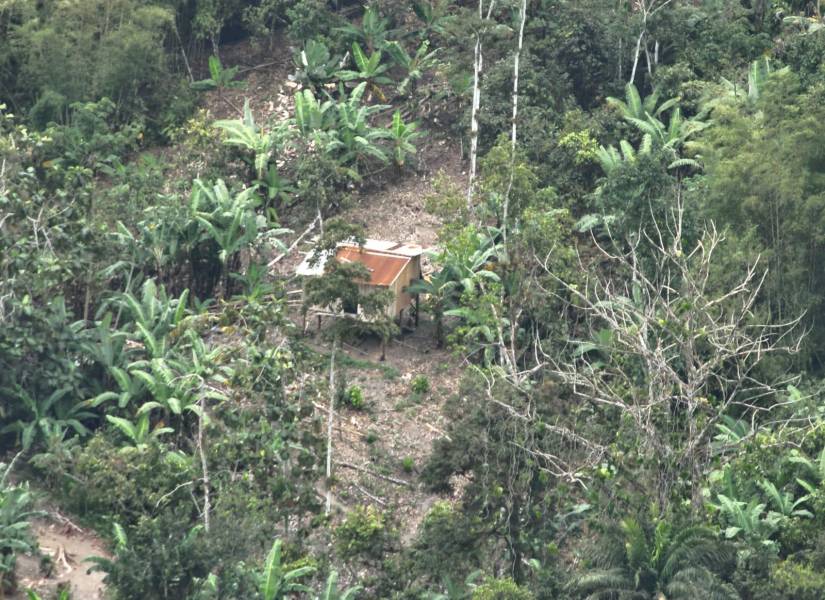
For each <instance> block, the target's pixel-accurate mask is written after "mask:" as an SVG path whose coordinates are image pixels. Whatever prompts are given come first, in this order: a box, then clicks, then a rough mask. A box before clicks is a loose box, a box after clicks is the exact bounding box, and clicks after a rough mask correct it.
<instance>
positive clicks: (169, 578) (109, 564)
mask: <svg viewBox="0 0 825 600" xmlns="http://www.w3.org/2000/svg"><path fill="white" fill-rule="evenodd" d="M191 519H192V515H191V510H190V508H189V507H187V506H186V505H185V504H181V505H180V506H179V508H178V509H175V510H166V511H162V512H161V513H160V514H159V515H157V516H154V517H148V516H146V517H142V518H141V519H140V520H139V521H138V523H137V524H136V526H135V527H134V528H130V529H128V531H127V530H124V529H123V528H122V527H120V526H119V525H116V526H115V541H116V543H115V549H114V558H113V559H112V560H109V559H103V558H97V559H96V563H97V565H98V568H99V569H100V570H103V571H105V572H106V578H105V580H104V581H105V583H106V585H107V587H108V589H109V591H110V592H111V593H112V594H113V597H114V598H115V599H116V600H131V599H133V598H145V599H146V600H172V599H177V598H188V597H189V596H190V594H192V593H193V592H194V590H195V589H196V588H197V587H198V585H199V582H200V581H201V580H203V579H205V578H206V577H207V575H208V574H209V573H210V571H211V570H212V568H213V567H214V566H215V565H216V564H218V563H219V562H220V558H219V557H218V556H216V555H215V553H214V552H212V550H211V548H210V547H209V544H208V543H207V538H206V536H205V535H204V531H203V526H202V525H195V526H192V525H191V523H192V520H191Z"/></svg>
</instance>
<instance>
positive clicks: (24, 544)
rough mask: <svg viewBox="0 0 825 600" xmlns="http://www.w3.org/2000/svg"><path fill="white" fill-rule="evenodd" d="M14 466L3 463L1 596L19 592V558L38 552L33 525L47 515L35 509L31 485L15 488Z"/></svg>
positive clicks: (0, 490)
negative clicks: (10, 479) (34, 520)
mask: <svg viewBox="0 0 825 600" xmlns="http://www.w3.org/2000/svg"><path fill="white" fill-rule="evenodd" d="M13 466H14V460H13V461H12V462H11V464H8V465H6V464H2V463H0V595H3V594H4V593H5V592H6V591H12V592H13V591H15V589H16V578H15V572H14V568H15V564H16V562H17V555H18V554H22V553H31V552H35V551H36V550H37V542H36V541H35V539H34V537H33V536H32V534H31V531H30V521H31V520H32V519H33V518H35V517H39V516H42V515H43V514H44V513H42V512H40V511H37V510H35V509H34V507H33V504H34V494H33V493H32V492H31V491H30V490H29V485H28V483H23V484H17V485H15V484H12V483H11V482H10V481H9V474H10V472H11V469H12V467H13Z"/></svg>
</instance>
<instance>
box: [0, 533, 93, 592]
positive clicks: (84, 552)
mask: <svg viewBox="0 0 825 600" xmlns="http://www.w3.org/2000/svg"><path fill="white" fill-rule="evenodd" d="M32 531H33V533H34V535H35V537H36V538H37V542H38V544H39V545H40V552H41V554H43V555H45V556H47V557H49V558H50V559H51V565H52V572H51V574H50V575H49V576H45V575H43V573H42V572H41V569H40V559H39V558H38V557H36V556H25V555H23V556H19V557H18V559H17V580H18V588H19V590H18V592H17V594H16V595H12V596H10V598H11V600H18V599H19V600H23V599H24V598H26V593H25V592H26V590H28V589H33V590H35V591H36V592H37V593H38V594H40V595H41V596H43V597H44V598H51V597H52V596H53V595H54V594H55V593H56V590H58V589H63V588H67V589H68V590H69V591H70V592H71V597H72V598H78V599H80V598H82V599H83V600H102V599H103V598H104V597H105V595H104V585H103V578H104V577H105V574H104V573H101V572H94V573H89V572H88V570H89V568H90V567H91V566H92V564H91V563H89V562H84V561H85V559H87V558H89V557H91V556H108V554H107V552H106V549H105V544H104V542H103V540H102V539H101V538H99V537H98V536H97V535H96V534H95V533H94V532H93V531H90V530H86V529H81V528H79V527H77V526H76V525H74V524H72V523H70V522H66V521H65V520H64V522H62V523H60V522H55V521H45V520H39V521H35V522H34V523H33V525H32Z"/></svg>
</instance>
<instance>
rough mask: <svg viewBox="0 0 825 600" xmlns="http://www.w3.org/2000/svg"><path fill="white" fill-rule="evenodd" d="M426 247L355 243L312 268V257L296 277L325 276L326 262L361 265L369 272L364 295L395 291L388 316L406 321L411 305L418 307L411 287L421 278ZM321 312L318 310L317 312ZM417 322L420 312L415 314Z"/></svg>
mask: <svg viewBox="0 0 825 600" xmlns="http://www.w3.org/2000/svg"><path fill="white" fill-rule="evenodd" d="M423 254H424V248H422V247H421V246H417V245H412V244H401V243H397V242H388V241H383V240H367V241H366V242H365V243H364V245H363V246H359V245H358V244H355V243H342V244H339V245H338V247H337V248H336V250H335V254H334V257H333V256H327V257H325V258H324V259H322V260H321V261H319V262H318V263H316V264H314V265H312V264H310V262H309V257H307V259H306V260H304V262H303V263H301V265H300V266H299V267H298V269H297V271H296V274H298V275H302V276H308V277H312V276H319V275H322V274H323V273H324V270H325V269H326V264H327V261H328V260H330V259H334V260H337V261H341V262H358V263H361V264H362V265H364V266H365V267H366V268H367V270H369V272H370V279H369V281H362V282H358V285H359V288H360V289H361V292H362V293H368V292H370V291H373V290H384V289H389V290H390V291H392V296H393V299H392V302H390V303H389V304H388V305H387V309H386V310H387V314H388V316H390V317H392V318H395V319H396V320H398V321H399V323H400V322H403V319H404V318H405V317H408V316H410V313H411V309H412V306H413V305H414V304H415V305H416V308H417V304H418V296H417V294H410V293H409V291H408V288H409V286H410V284H411V283H412V282H414V281H416V280H418V279H421V276H422V275H421V256H422V255H423ZM315 312H319V311H315ZM340 312H341V313H347V314H351V315H360V314H361V307H359V306H344V307H341V311H340ZM415 316H416V319H415V320H416V322H417V321H418V310H416V311H415Z"/></svg>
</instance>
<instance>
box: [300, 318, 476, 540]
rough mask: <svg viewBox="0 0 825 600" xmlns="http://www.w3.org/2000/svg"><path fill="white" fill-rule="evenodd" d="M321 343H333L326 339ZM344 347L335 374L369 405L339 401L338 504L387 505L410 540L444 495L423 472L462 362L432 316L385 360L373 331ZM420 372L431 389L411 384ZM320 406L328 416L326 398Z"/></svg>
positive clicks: (398, 341) (441, 429)
mask: <svg viewBox="0 0 825 600" xmlns="http://www.w3.org/2000/svg"><path fill="white" fill-rule="evenodd" d="M316 347H318V349H319V350H321V351H322V352H329V351H330V348H329V344H323V343H318V345H317V346H316ZM343 353H344V354H345V357H346V358H345V359H344V360H338V365H339V367H338V368H337V369H336V378H342V377H343V380H344V381H345V382H346V385H347V388H349V387H352V386H357V387H358V388H360V389H361V391H362V393H363V397H364V406H363V408H353V407H351V406H340V405H339V406H336V409H335V421H334V422H335V424H336V427H335V433H334V437H333V461H334V464H335V468H334V480H335V484H334V488H333V496H334V498H335V506H336V507H337V508H339V509H340V510H341V512H343V511H345V510H347V509H349V508H352V507H354V506H356V505H369V504H372V505H374V506H375V507H376V508H379V509H381V510H384V511H388V512H389V513H390V514H391V515H392V516H393V517H394V520H395V522H396V524H397V526H398V528H399V533H400V534H401V539H402V540H403V541H409V540H410V539H412V538H413V536H414V534H415V532H416V530H417V528H418V525H419V524H420V523H421V520H422V519H423V517H424V516H425V515H426V513H427V512H428V511H429V509H430V508H431V507H432V505H433V503H434V502H435V501H437V500H439V499H444V498H442V497H439V496H437V495H434V494H430V493H428V492H427V491H426V490H424V489H423V486H422V485H421V482H420V481H419V477H418V476H419V474H420V471H421V469H422V467H423V466H424V464H425V463H426V460H427V457H428V456H429V455H430V452H431V451H432V444H433V441H434V440H435V439H437V438H439V437H443V436H444V435H445V433H444V428H445V427H446V421H445V418H444V416H443V413H442V409H443V406H444V403H445V402H446V400H447V399H448V398H449V397H451V396H452V395H454V394H455V393H457V391H458V382H459V375H460V372H459V368H458V366H457V364H456V361H455V360H454V359H453V357H451V356H450V355H449V353H448V352H447V351H445V350H440V349H437V348H436V347H435V343H434V341H433V327H432V323H430V322H429V321H427V320H424V319H422V320H421V322H420V326H419V327H418V329H417V330H416V331H415V333H412V334H410V333H408V334H406V335H403V336H401V337H399V338H397V339H396V340H394V341H393V342H391V344H390V345H389V346H388V348H387V354H386V360H385V361H384V362H380V355H381V348H380V343H379V342H378V340H376V339H368V340H364V341H362V342H361V343H358V344H357V345H349V344H347V345H345V346H344V347H343ZM416 377H423V378H426V381H427V383H428V385H429V389H428V390H427V391H425V392H415V391H414V390H413V386H412V383H413V381H414V380H415V378H416ZM317 409H318V410H319V411H320V412H321V413H322V415H323V417H324V418H326V415H327V403H326V402H324V403H323V405H317ZM339 516H342V515H339Z"/></svg>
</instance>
